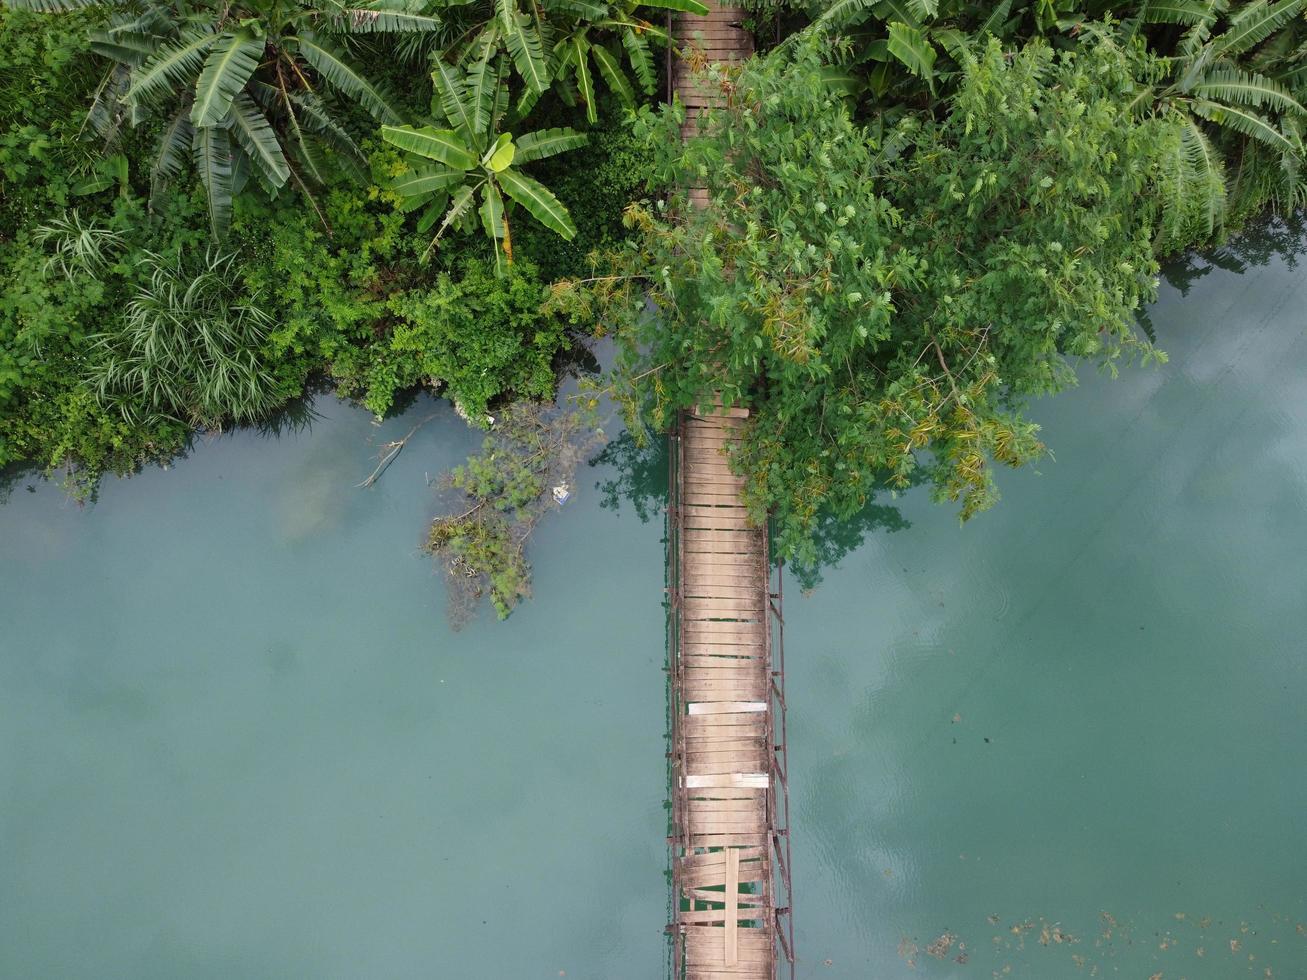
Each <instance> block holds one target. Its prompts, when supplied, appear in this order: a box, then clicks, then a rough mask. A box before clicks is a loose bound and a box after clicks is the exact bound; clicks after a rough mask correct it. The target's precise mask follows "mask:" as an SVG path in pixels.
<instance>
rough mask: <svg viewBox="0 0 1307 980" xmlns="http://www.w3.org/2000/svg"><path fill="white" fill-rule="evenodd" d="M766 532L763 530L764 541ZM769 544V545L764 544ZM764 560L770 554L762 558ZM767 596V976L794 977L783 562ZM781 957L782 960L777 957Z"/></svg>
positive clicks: (774, 573)
mask: <svg viewBox="0 0 1307 980" xmlns="http://www.w3.org/2000/svg"><path fill="white" fill-rule="evenodd" d="M770 537H771V535H770V534H769V535H767V538H768V541H769V542H770ZM767 547H769V544H768V545H767ZM768 560H769V561H770V556H769V558H768ZM768 581H769V582H770V583H771V584H770V585H769V587H768V595H767V608H768V616H767V648H768V651H769V653H770V656H771V665H770V667H771V669H770V678H771V679H770V682H769V684H768V688H769V696H770V700H771V711H769V712H768V716H769V717H770V719H771V728H772V732H771V738H770V742H769V744H770V745H771V753H770V756H771V778H770V779H769V780H768V781H767V782H768V794H767V795H768V799H767V807H768V809H767V818H768V820H767V823H768V831H769V837H770V838H771V847H772V850H773V852H774V853H773V861H772V881H771V883H770V886H771V889H772V896H771V898H772V900H771V902H770V904H771V906H772V908H773V909H775V922H774V925H775V930H776V932H775V935H776V946H777V949H778V951H779V952H780V954H781V955H780V956H777V957H775V958H774V960H773V962H774V964H775V967H774V971H773V975H774V976H776V977H780V976H781V974H782V971H783V970H784V969H785V967H784V966H783V965H782V963H784V964H786V965H788V967H789V970H788V974H789V977H790V980H793V978H794V915H793V912H792V909H793V907H794V897H793V887H792V884H791V879H790V866H791V865H790V779H789V775H790V766H789V754H788V751H789V750H788V744H789V743H788V739H787V732H786V727H785V562H784V561H783V560H781V561H777V563H776V566H775V569H774V570H771V569H769V578H768ZM782 957H783V958H784V959H782Z"/></svg>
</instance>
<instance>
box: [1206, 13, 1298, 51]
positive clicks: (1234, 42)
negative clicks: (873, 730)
mask: <svg viewBox="0 0 1307 980" xmlns="http://www.w3.org/2000/svg"><path fill="white" fill-rule="evenodd" d="M1305 3H1307V0H1279V2H1278V3H1275V4H1270V3H1267V2H1266V0H1255V2H1254V3H1250V4H1248V6H1246V7H1244V8H1243V9H1242V10H1240V11H1239V12H1238V13H1237V14H1235V15H1234V16H1233V17H1231V18H1230V26H1229V27H1227V28H1226V29H1225V30H1224V31H1222V32H1221V33H1220V34H1218V35H1217V36H1216V37H1214V38H1213V39H1212V40H1211V42H1210V46H1211V49H1212V53H1213V54H1214V55H1216V56H1217V57H1228V56H1230V55H1236V54H1242V53H1243V52H1245V51H1247V50H1248V49H1249V48H1252V47H1256V46H1257V45H1258V44H1260V43H1261V42H1262V41H1264V40H1266V39H1267V38H1268V37H1270V36H1271V35H1272V34H1273V33H1275V32H1276V31H1278V30H1279V29H1280V28H1281V27H1283V26H1284V25H1285V24H1287V23H1289V21H1291V20H1292V19H1293V18H1294V17H1296V16H1298V14H1299V13H1301V12H1302V9H1303V5H1304V4H1305Z"/></svg>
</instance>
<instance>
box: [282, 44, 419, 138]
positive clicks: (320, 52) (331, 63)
mask: <svg viewBox="0 0 1307 980" xmlns="http://www.w3.org/2000/svg"><path fill="white" fill-rule="evenodd" d="M298 47H299V51H300V54H302V55H303V56H304V60H305V61H307V62H308V63H309V64H310V65H312V66H313V69H314V70H315V71H316V72H317V73H318V74H319V75H321V76H322V77H323V78H324V79H325V80H326V81H327V83H328V84H329V85H331V87H332V88H334V89H336V90H337V91H338V92H340V93H341V95H344V96H346V97H347V98H350V99H353V100H354V101H355V102H357V103H358V104H359V105H361V106H362V107H363V108H364V109H366V110H367V111H368V112H370V113H371V114H372V117H373V118H374V119H376V120H378V121H379V122H383V123H391V124H394V123H400V122H403V118H404V117H403V115H402V113H401V112H400V111H399V109H397V108H396V107H395V106H396V103H395V100H394V99H393V98H392V97H391V96H390V94H389V93H388V92H386V91H385V89H383V88H382V87H381V86H380V85H378V84H377V83H375V82H373V81H372V80H371V79H369V78H368V77H367V76H366V75H364V74H363V72H362V71H360V70H359V69H358V68H357V67H356V66H355V65H354V64H353V63H352V61H351V59H350V57H349V55H348V54H346V53H345V52H344V51H343V50H341V49H340V48H338V47H337V46H336V45H335V44H334V43H332V42H331V41H328V40H327V39H326V38H325V37H322V36H321V35H318V34H316V33H314V32H312V31H304V32H302V33H301V34H300V36H299V45H298Z"/></svg>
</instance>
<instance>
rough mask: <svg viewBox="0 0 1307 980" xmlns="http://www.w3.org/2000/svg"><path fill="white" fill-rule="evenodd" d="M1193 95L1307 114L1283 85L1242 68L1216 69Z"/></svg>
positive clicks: (1191, 90)
mask: <svg viewBox="0 0 1307 980" xmlns="http://www.w3.org/2000/svg"><path fill="white" fill-rule="evenodd" d="M1189 92H1190V93H1191V94H1193V95H1196V96H1198V97H1200V98H1205V99H1212V100H1219V101H1221V102H1229V103H1233V104H1234V105H1250V106H1267V107H1269V108H1271V109H1275V110H1277V111H1279V112H1297V113H1302V112H1304V111H1307V110H1304V109H1303V107H1302V105H1301V104H1299V102H1298V100H1297V99H1295V98H1294V97H1293V95H1292V93H1290V92H1289V90H1288V89H1287V88H1285V87H1284V86H1283V85H1281V84H1279V83H1278V82H1274V81H1272V80H1271V79H1269V78H1266V77H1265V76H1263V75H1258V74H1257V73H1255V72H1246V71H1241V70H1240V69H1238V68H1227V67H1219V68H1213V69H1212V70H1211V71H1209V72H1207V73H1206V74H1205V75H1203V76H1202V78H1200V79H1199V80H1198V81H1197V82H1195V83H1194V84H1193V85H1191V86H1190V88H1189Z"/></svg>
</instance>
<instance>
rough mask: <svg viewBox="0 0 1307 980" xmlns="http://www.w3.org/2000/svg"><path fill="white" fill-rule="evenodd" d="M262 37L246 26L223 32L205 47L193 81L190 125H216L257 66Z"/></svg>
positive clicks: (260, 54)
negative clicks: (201, 62)
mask: <svg viewBox="0 0 1307 980" xmlns="http://www.w3.org/2000/svg"><path fill="white" fill-rule="evenodd" d="M262 56H263V38H262V37H259V36H257V35H255V34H254V32H253V31H250V30H248V29H246V28H242V29H241V30H239V31H236V32H235V33H231V34H223V35H222V36H221V37H219V38H218V40H217V41H215V42H214V43H213V45H212V46H211V47H210V48H209V51H208V55H207V56H206V57H205V59H204V68H203V70H201V72H200V77H199V78H198V79H197V80H196V82H195V102H194V104H193V105H192V106H191V125H193V126H216V125H217V124H218V123H219V122H220V121H221V120H222V119H224V118H225V117H226V115H227V113H228V112H230V111H231V107H232V100H233V99H235V98H236V94H237V93H238V92H240V91H241V89H243V88H244V87H245V83H246V82H248V81H249V80H250V77H251V76H252V75H253V74H254V69H255V68H257V67H259V59H260V58H261V57H262Z"/></svg>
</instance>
